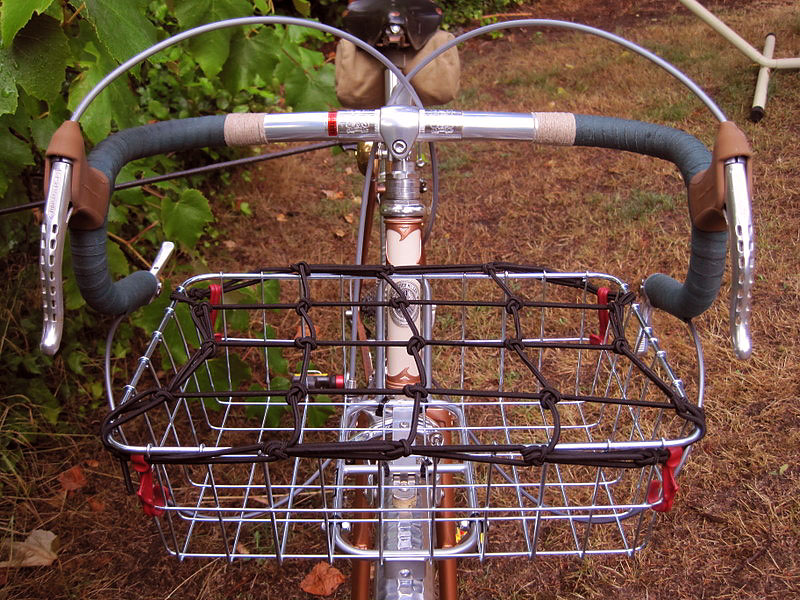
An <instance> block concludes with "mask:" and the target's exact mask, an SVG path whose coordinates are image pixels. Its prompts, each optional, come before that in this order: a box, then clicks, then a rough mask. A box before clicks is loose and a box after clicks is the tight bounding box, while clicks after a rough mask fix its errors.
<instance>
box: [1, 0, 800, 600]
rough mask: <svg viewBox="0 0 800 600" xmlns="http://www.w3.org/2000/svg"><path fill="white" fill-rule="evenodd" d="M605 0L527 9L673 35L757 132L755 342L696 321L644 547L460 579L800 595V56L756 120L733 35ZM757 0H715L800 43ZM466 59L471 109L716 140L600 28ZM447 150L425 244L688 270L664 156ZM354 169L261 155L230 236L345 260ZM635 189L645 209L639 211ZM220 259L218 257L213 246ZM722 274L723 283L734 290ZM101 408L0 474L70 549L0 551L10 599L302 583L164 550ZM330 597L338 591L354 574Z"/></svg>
mask: <svg viewBox="0 0 800 600" xmlns="http://www.w3.org/2000/svg"><path fill="white" fill-rule="evenodd" d="M609 4H611V5H613V7H610V8H608V10H602V8H603V6H601V3H587V2H581V1H579V0H571V1H568V2H555V1H554V0H552V1H549V0H548V1H543V2H541V3H534V4H533V5H532V7H531V8H530V10H531V11H533V12H536V13H538V14H541V15H542V16H551V15H563V14H565V15H566V16H568V17H574V18H576V20H582V19H581V16H582V15H583V16H586V17H587V18H588V20H589V22H591V23H597V24H600V25H604V26H607V27H608V28H610V29H611V30H615V31H617V32H619V33H621V34H623V35H626V36H628V37H630V38H632V39H633V40H635V41H637V42H640V43H641V44H643V45H645V46H648V47H651V48H654V49H655V50H657V51H660V52H661V53H662V54H665V55H666V57H667V58H668V59H670V60H673V61H675V62H676V64H677V66H678V67H680V68H682V69H684V70H685V71H686V72H687V73H688V74H689V75H690V76H691V77H693V78H694V79H695V80H696V81H698V82H700V83H701V84H702V86H703V87H704V88H705V89H706V90H708V91H709V92H710V93H711V94H712V96H713V97H715V99H717V101H718V102H719V103H720V104H721V106H722V108H723V110H724V111H725V112H726V113H727V114H728V116H729V117H730V118H731V119H733V120H734V121H736V122H737V123H739V124H740V126H742V128H743V129H744V130H745V132H746V133H747V135H748V137H749V138H750V140H751V142H752V144H753V148H754V150H755V152H756V159H755V161H754V163H753V164H754V180H755V182H756V192H755V198H754V212H755V218H756V224H757V235H758V256H757V261H758V263H757V264H758V277H757V289H756V296H755V312H754V323H753V328H754V340H755V347H756V350H755V353H754V356H753V358H752V359H751V360H750V361H749V362H747V363H741V362H736V361H735V360H734V358H733V354H732V352H731V350H730V348H729V346H730V344H729V341H728V339H727V320H728V319H727V308H726V303H725V301H724V300H723V299H720V300H719V301H718V302H717V303H716V304H715V306H714V307H712V308H711V309H710V310H709V311H708V313H706V314H705V315H704V316H703V317H701V318H700V319H698V325H699V327H700V329H701V333H702V336H703V338H704V342H705V349H706V368H707V389H706V400H707V416H708V435H707V437H706V438H705V439H704V440H703V441H702V442H701V443H700V444H698V445H697V446H696V448H695V450H694V452H693V455H692V459H691V460H690V461H689V463H688V466H687V468H686V469H685V471H684V473H683V474H682V476H681V482H680V483H681V491H680V493H679V495H678V498H677V501H676V505H675V508H674V509H673V511H672V512H671V513H669V514H667V515H665V516H664V518H663V519H660V520H659V522H658V524H657V528H656V530H655V533H654V536H653V539H652V544H651V547H650V548H649V549H648V550H645V551H644V552H643V553H641V554H640V555H639V556H638V557H637V558H636V559H633V560H631V559H617V558H600V559H592V560H585V561H577V560H568V559H538V560H536V561H528V560H516V559H515V560H495V561H491V562H490V563H488V564H486V565H480V564H478V563H477V562H473V561H465V562H464V563H463V564H462V566H461V575H460V578H459V581H460V586H461V588H462V589H461V592H462V594H461V597H462V598H464V599H469V600H472V599H480V600H483V599H484V598H530V599H534V598H535V599H538V600H551V599H552V600H555V599H577V598H586V599H600V598H608V597H615V598H618V599H620V600H624V599H634V598H653V599H662V598H663V599H667V598H670V599H671V598H708V599H712V598H714V599H717V598H719V599H722V598H737V599H740V598H741V599H763V598H790V597H794V596H797V595H800V564H798V563H799V562H800V559H798V556H800V552H799V551H800V541H799V540H800V467H798V464H800V374H799V373H800V369H798V364H797V359H796V358H793V357H795V356H796V355H795V352H794V351H793V348H794V346H795V344H796V341H797V340H798V339H800V326H798V319H797V315H798V313H799V312H800V275H798V273H800V257H798V253H797V251H796V246H797V242H798V241H799V239H798V238H800V235H798V233H797V232H798V231H799V230H800V217H799V216H798V215H800V191H798V190H800V153H798V151H797V140H798V134H799V133H800V100H798V98H800V95H798V89H800V74H798V73H797V72H779V73H775V74H773V83H772V89H771V92H770V97H769V105H768V108H767V116H766V117H765V119H764V121H762V122H761V123H760V124H758V125H753V124H750V123H749V122H748V121H746V115H747V112H748V110H749V102H750V97H751V93H752V88H753V85H754V81H755V69H754V68H753V67H752V66H751V65H750V64H748V62H747V60H746V59H745V58H743V57H742V56H741V55H740V54H738V53H737V52H735V51H734V50H733V48H732V47H731V46H729V45H728V44H727V43H726V42H724V41H723V40H722V39H721V38H719V37H718V36H716V35H715V34H713V33H712V32H710V31H709V30H708V29H707V28H706V27H705V26H703V25H702V24H701V23H699V22H698V21H695V20H692V19H689V18H688V17H686V16H685V12H684V11H682V10H679V9H677V8H676V5H677V3H672V2H669V3H668V2H661V1H651V2H636V3H634V2H633V1H630V2H628V1H625V0H621V1H619V2H614V3H609ZM634 4H635V5H634ZM752 4H757V5H758V7H757V8H753V9H752V10H748V11H744V10H742V9H739V8H736V5H735V4H733V3H730V2H727V3H725V5H724V6H723V7H721V8H720V10H719V13H720V14H721V15H722V16H724V17H725V19H726V21H727V22H728V23H729V24H731V25H732V26H733V27H734V28H736V29H737V31H739V32H740V33H741V34H742V35H743V36H744V37H745V38H747V39H748V40H752V41H754V42H755V43H756V45H760V43H761V42H760V40H761V39H762V36H763V35H764V34H765V33H766V32H768V31H775V32H776V33H777V39H778V48H777V50H778V54H779V55H781V56H790V55H798V54H800V31H799V30H798V29H800V23H798V12H797V8H796V6H794V5H793V4H794V3H792V2H789V1H780V2H779V1H765V2H757V3H752ZM537 6H538V7H539V8H537ZM637 14H639V15H641V16H640V17H637V16H636V15H637ZM462 61H463V81H462V90H463V92H462V95H461V98H460V99H459V100H458V104H459V105H460V106H462V107H465V108H467V107H469V108H484V109H498V110H500V109H503V110H574V111H578V112H587V113H595V114H609V115H616V116H622V117H631V118H640V119H645V120H647V119H651V120H655V121H658V122H663V123H667V124H670V125H674V126H677V127H681V128H684V129H686V130H688V131H690V132H691V133H693V134H695V135H697V136H698V137H700V138H701V139H703V140H705V141H710V140H711V139H712V137H713V132H714V126H713V122H712V120H711V119H710V117H709V115H708V113H707V111H705V109H704V108H703V107H702V106H701V105H700V104H699V103H698V102H696V101H695V100H691V99H689V98H688V97H687V95H686V94H685V93H684V92H683V91H682V90H681V89H680V87H679V86H678V85H677V84H674V83H672V82H669V81H667V80H666V79H665V77H664V76H663V75H661V74H660V73H658V72H657V71H656V70H655V69H654V68H651V67H649V66H647V65H645V63H644V62H643V61H642V60H639V59H635V58H634V57H632V56H630V55H629V54H627V53H625V52H622V51H621V50H620V49H618V48H616V47H613V46H611V45H610V44H608V43H606V42H602V41H595V40H592V39H588V38H584V37H575V36H573V35H571V34H565V33H555V32H545V33H544V34H543V35H541V36H538V35H536V34H534V33H532V32H517V33H514V34H511V35H507V36H506V37H504V38H503V39H501V40H498V41H494V42H491V43H490V42H488V41H477V42H475V43H472V44H470V45H469V46H468V47H467V48H466V49H464V51H463V53H462ZM441 151H442V157H443V162H444V167H445V169H444V173H443V175H444V187H443V193H442V202H441V207H440V210H439V217H438V220H437V227H436V230H435V234H436V235H435V236H434V239H433V240H432V242H431V244H430V247H429V248H428V249H427V255H428V257H429V261H430V262H440V263H448V262H449V263H456V262H480V261H486V260H514V261H516V262H528V263H532V264H545V265H547V266H550V267H553V268H562V269H563V268H568V269H582V268H592V269H601V270H606V271H608V272H610V273H613V274H615V275H618V276H620V277H622V278H624V279H626V280H628V281H633V282H635V281H638V280H639V279H640V278H642V277H643V276H645V275H647V274H649V273H651V272H653V271H659V270H660V271H665V272H669V273H674V274H678V275H681V274H682V273H683V272H684V271H685V261H686V258H687V252H686V240H687V235H688V233H687V220H686V216H685V209H684V200H683V195H682V194H683V190H682V184H681V182H680V180H679V179H678V177H677V174H676V173H675V171H674V169H672V168H671V167H669V165H665V164H663V163H660V162H658V161H655V160H651V159H646V158H639V157H634V156H630V155H622V154H620V153H613V154H612V153H607V152H602V151H596V150H577V149H552V148H532V147H528V146H524V145H504V144H492V145H490V144H480V145H476V146H475V147H474V150H472V151H471V153H468V152H467V150H466V149H465V147H460V146H447V147H443V148H442V149H441ZM484 167H486V168H484ZM347 169H348V163H347V162H346V161H345V160H343V157H331V156H330V155H328V154H324V153H323V154H318V155H316V156H308V157H305V158H294V159H289V160H286V161H284V162H281V163H276V164H270V165H266V166H264V167H261V168H260V169H258V176H257V177H255V176H254V178H253V179H254V181H255V182H256V183H253V184H252V185H249V186H248V185H245V184H241V185H240V186H239V187H237V190H239V195H240V197H241V199H242V200H246V201H248V202H249V203H250V205H251V207H252V208H253V209H254V216H253V217H252V218H251V219H250V220H249V221H246V222H244V223H242V224H240V225H238V226H237V225H234V224H233V222H232V219H231V217H230V216H228V215H220V218H221V220H222V222H223V224H224V225H223V227H224V229H226V230H227V231H229V232H230V238H231V240H233V241H235V242H236V245H235V247H232V248H229V249H227V250H226V252H227V253H229V254H230V257H231V261H232V263H235V265H236V266H253V265H264V264H289V263H291V262H293V261H296V260H300V259H303V260H306V261H308V262H349V261H351V260H352V258H353V255H354V251H353V248H354V242H355V224H351V223H348V222H347V220H346V219H345V215H349V214H351V213H355V214H357V211H358V206H357V204H355V203H353V201H352V196H353V194H354V192H356V190H357V188H358V178H357V177H356V175H355V174H354V173H353V172H352V170H351V171H350V172H348V171H347ZM323 190H335V191H341V192H342V197H341V198H335V197H334V198H327V197H326V194H325V193H324V192H323ZM642 205H644V206H646V207H648V208H646V209H641V210H639V209H638V207H639V206H642ZM279 215H283V216H285V217H286V220H285V222H284V221H280V222H279V221H278V220H277V217H278V216H279ZM465 215H466V216H468V218H467V219H465V218H464V217H465ZM335 230H339V234H341V235H337V234H336V233H333V231H335ZM253 232H257V233H255V234H254V233H253ZM465 241H468V243H463V242H465ZM210 262H211V263H212V268H214V267H216V266H217V264H218V261H217V260H216V259H215V260H213V261H210ZM231 266H232V265H231ZM727 289H728V288H727V283H726V284H725V285H724V287H723V293H727ZM77 402H78V401H77V400H76V403H77ZM101 416H102V415H101V414H99V413H97V414H94V415H93V418H94V419H95V421H94V422H83V423H80V424H76V428H79V431H80V432H81V433H80V434H76V435H75V436H71V437H68V438H64V437H59V438H53V439H50V440H47V441H45V442H43V443H41V444H39V445H38V446H37V447H36V448H35V449H31V450H30V451H28V452H27V454H26V456H27V460H26V462H25V466H23V467H21V469H20V472H19V475H20V477H21V479H20V480H16V481H10V480H9V481H4V482H3V484H4V487H3V489H4V490H6V492H5V494H6V495H5V496H4V497H3V498H2V499H0V510H1V511H2V514H3V519H2V521H3V525H2V528H3V532H2V536H3V537H7V536H10V535H14V536H16V537H17V538H19V537H20V536H23V535H24V533H25V532H27V531H29V530H31V529H33V528H37V527H39V528H46V529H47V528H49V529H52V530H53V531H55V532H56V533H58V534H59V535H60V537H61V540H62V547H61V550H60V552H59V557H60V558H59V561H58V562H57V563H56V564H55V565H53V566H52V567H50V568H39V569H26V570H5V571H2V570H0V586H2V589H0V598H49V599H56V598H59V599H60V598H98V599H100V598H117V599H122V598H131V599H133V598H164V599H166V598H205V599H222V598H242V599H244V598H256V597H258V598H278V597H279V598H281V599H290V598H303V597H307V596H305V595H304V594H303V593H302V592H301V591H300V590H299V581H300V579H301V578H302V577H303V576H304V574H305V573H306V572H307V571H308V570H309V569H310V568H311V567H310V565H307V564H304V563H289V564H286V565H284V566H282V567H277V566H275V565H270V564H263V565H261V564H253V563H252V562H244V561H242V562H238V563H236V564H233V565H227V564H225V563H224V562H223V561H219V560H217V561H209V562H204V561H195V562H188V563H182V564H180V563H177V562H176V561H174V560H173V559H170V558H168V557H166V556H165V555H164V554H163V551H162V549H161V543H160V540H158V538H157V537H156V536H155V535H154V533H153V529H152V528H151V525H150V523H149V522H148V520H147V519H146V518H145V517H144V516H143V515H142V514H141V512H140V511H139V509H138V508H137V506H136V502H135V499H134V498H132V497H129V496H126V495H125V494H124V492H123V488H122V485H121V478H120V476H119V471H118V469H117V468H116V467H115V465H114V463H113V461H112V460H111V459H110V458H109V457H108V456H107V455H106V454H105V453H103V452H102V451H101V449H100V444H99V441H98V440H97V439H96V437H95V432H96V430H97V425H98V421H99V419H100V418H101ZM89 459H96V460H98V461H99V466H96V467H93V468H88V467H87V468H86V470H87V476H88V480H89V486H88V487H87V488H84V489H83V490H80V491H78V492H74V493H73V494H71V495H70V496H68V497H65V498H63V497H59V496H58V495H57V490H58V482H57V479H56V477H57V475H58V474H59V473H60V472H62V471H63V470H65V469H66V468H68V467H70V466H72V465H74V464H76V463H78V462H83V464H84V465H86V461H87V460H89ZM8 490H18V491H17V492H16V493H14V494H11V493H9V492H8ZM90 496H92V497H96V498H97V499H100V500H102V502H103V503H104V504H105V510H104V511H101V512H92V511H91V510H90V508H89V504H88V498H89V497H90ZM341 568H343V569H346V566H342V567H341ZM336 597H339V598H344V597H347V592H346V590H339V592H338V593H337V595H336Z"/></svg>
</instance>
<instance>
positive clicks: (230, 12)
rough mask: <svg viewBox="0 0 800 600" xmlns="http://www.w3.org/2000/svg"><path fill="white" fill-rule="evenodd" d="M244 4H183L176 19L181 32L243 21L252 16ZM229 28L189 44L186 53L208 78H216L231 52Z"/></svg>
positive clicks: (196, 0) (227, 0) (224, 0)
mask: <svg viewBox="0 0 800 600" xmlns="http://www.w3.org/2000/svg"><path fill="white" fill-rule="evenodd" d="M252 10H253V9H252V5H251V4H250V3H249V2H248V1H247V0H184V1H183V2H181V3H180V4H178V5H177V6H176V7H175V16H176V17H177V19H178V24H179V25H180V26H181V28H183V29H190V28H192V27H196V26H198V25H202V24H205V23H211V22H212V21H222V20H224V19H234V18H236V17H246V16H250V15H251V14H252ZM233 33H234V31H233V30H232V29H231V28H225V29H218V30H216V31H209V32H207V33H204V34H203V35H201V36H199V37H196V38H192V39H191V40H189V51H190V52H191V54H192V56H193V57H194V59H195V60H196V61H197V63H198V64H199V65H200V68H201V69H202V70H203V73H205V74H206V76H207V77H214V76H216V75H217V74H218V73H219V72H220V70H221V69H222V66H223V65H224V64H225V61H226V60H227V59H228V53H229V51H230V41H231V36H232V35H233Z"/></svg>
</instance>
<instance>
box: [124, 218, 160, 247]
mask: <svg viewBox="0 0 800 600" xmlns="http://www.w3.org/2000/svg"><path fill="white" fill-rule="evenodd" d="M158 223H159V222H158V221H153V222H152V223H150V225H148V226H147V227H145V228H144V229H142V230H141V231H140V232H139V233H137V234H136V235H135V236H133V237H132V238H131V239H129V240H128V243H129V244H135V243H136V242H138V241H139V238H141V237H142V236H143V235H144V234H145V233H147V232H148V231H150V230H151V229H152V228H153V227H155V226H156V225H158Z"/></svg>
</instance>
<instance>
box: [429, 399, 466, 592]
mask: <svg viewBox="0 0 800 600" xmlns="http://www.w3.org/2000/svg"><path fill="white" fill-rule="evenodd" d="M425 414H426V415H427V416H428V417H430V418H431V419H433V420H434V421H436V423H437V424H438V425H439V426H440V427H445V428H446V431H444V432H442V438H443V443H444V444H445V445H449V444H451V443H452V439H453V436H452V431H450V428H451V427H452V426H453V415H452V414H451V413H450V412H449V411H447V410H444V409H442V408H429V409H428V410H426V411H425ZM444 462H450V461H444ZM439 477H440V478H441V479H440V484H441V486H442V490H443V494H442V502H441V507H442V508H454V507H455V496H456V494H455V488H454V487H453V474H452V473H442V474H441V475H440V476H439ZM434 502H435V499H434ZM439 514H440V515H441V517H440V519H438V520H437V521H436V540H437V541H438V542H439V547H440V548H451V547H453V546H455V545H456V524H455V521H453V519H454V518H455V513H454V512H453V511H449V510H446V511H443V512H441V513H439ZM436 566H437V567H438V569H439V600H457V599H458V578H457V572H456V571H457V568H458V559H456V558H447V559H445V560H440V561H437V563H436Z"/></svg>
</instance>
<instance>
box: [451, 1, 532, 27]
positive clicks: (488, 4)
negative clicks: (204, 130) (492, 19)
mask: <svg viewBox="0 0 800 600" xmlns="http://www.w3.org/2000/svg"><path fill="white" fill-rule="evenodd" d="M443 4H446V5H445V6H444V22H445V25H456V24H462V23H468V22H470V21H477V20H479V19H481V18H483V16H484V15H492V14H495V13H502V12H511V11H513V9H514V8H516V7H517V6H519V5H520V4H522V1H521V0H452V1H451V2H447V3H443Z"/></svg>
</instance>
